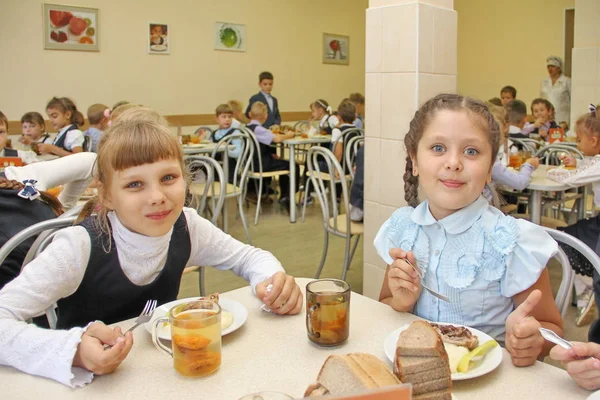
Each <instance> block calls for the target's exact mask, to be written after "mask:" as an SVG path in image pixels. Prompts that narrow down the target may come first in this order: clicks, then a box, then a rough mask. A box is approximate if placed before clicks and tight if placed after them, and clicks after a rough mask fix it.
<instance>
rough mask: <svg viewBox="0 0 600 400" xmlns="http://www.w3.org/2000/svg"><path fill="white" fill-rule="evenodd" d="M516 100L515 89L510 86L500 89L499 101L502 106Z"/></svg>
mask: <svg viewBox="0 0 600 400" xmlns="http://www.w3.org/2000/svg"><path fill="white" fill-rule="evenodd" d="M516 98H517V89H515V88H514V87H512V86H504V87H503V88H502V89H500V99H501V100H502V105H503V106H505V105H506V104H508V103H509V102H511V101H513V100H515V99H516Z"/></svg>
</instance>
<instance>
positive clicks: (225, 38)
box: [220, 27, 239, 48]
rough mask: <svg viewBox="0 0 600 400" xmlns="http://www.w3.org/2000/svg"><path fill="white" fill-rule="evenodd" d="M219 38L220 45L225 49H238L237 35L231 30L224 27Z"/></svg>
mask: <svg viewBox="0 0 600 400" xmlns="http://www.w3.org/2000/svg"><path fill="white" fill-rule="evenodd" d="M220 38H221V43H222V44H223V46H225V47H229V48H232V47H238V45H239V44H238V41H239V39H238V34H237V32H236V31H235V30H234V29H232V28H229V27H227V28H225V27H224V28H223V29H221V32H220Z"/></svg>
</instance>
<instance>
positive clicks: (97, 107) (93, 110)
mask: <svg viewBox="0 0 600 400" xmlns="http://www.w3.org/2000/svg"><path fill="white" fill-rule="evenodd" d="M107 108H108V107H107V106H105V105H104V104H99V103H96V104H92V105H91V106H89V107H88V109H87V117H88V121H89V122H90V124H92V125H97V124H99V123H100V122H102V120H103V119H104V118H106V117H105V116H104V111H105V110H106V109H107Z"/></svg>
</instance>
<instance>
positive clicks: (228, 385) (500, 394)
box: [0, 278, 590, 400]
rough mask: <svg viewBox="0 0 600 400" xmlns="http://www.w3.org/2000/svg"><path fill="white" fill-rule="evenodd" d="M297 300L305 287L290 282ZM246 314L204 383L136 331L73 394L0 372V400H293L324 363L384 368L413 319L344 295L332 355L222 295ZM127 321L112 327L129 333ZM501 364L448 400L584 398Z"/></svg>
mask: <svg viewBox="0 0 600 400" xmlns="http://www.w3.org/2000/svg"><path fill="white" fill-rule="evenodd" d="M296 281H297V282H298V284H299V285H300V287H301V289H302V292H303V293H304V292H305V287H306V284H307V283H308V282H310V281H311V280H310V279H305V278H297V279H296ZM221 297H223V298H228V299H232V300H237V301H239V302H240V303H242V304H243V305H244V306H245V307H246V308H247V309H248V320H247V321H246V323H245V324H244V325H243V326H242V327H240V328H239V329H238V330H237V331H235V332H233V333H231V334H229V335H226V336H224V337H223V350H222V351H223V357H222V360H223V361H222V365H221V367H220V369H219V370H218V371H217V372H216V373H215V374H213V375H211V376H208V377H206V378H186V377H183V376H181V375H179V374H178V373H177V372H175V370H174V369H173V360H172V359H171V358H169V357H168V356H167V355H165V354H164V353H162V352H160V351H158V350H157V349H156V348H154V346H153V344H152V339H151V337H150V335H149V334H148V332H146V330H145V329H144V328H143V327H140V328H138V329H137V330H135V331H134V345H133V348H132V350H131V353H130V354H129V356H128V357H127V359H126V360H125V361H124V362H123V364H122V365H121V366H119V368H118V369H117V370H116V371H115V372H114V373H112V374H110V375H104V376H97V377H96V378H95V379H94V381H93V382H92V383H91V384H89V385H88V386H86V387H85V388H80V389H71V388H69V387H66V386H64V385H62V384H60V383H57V382H54V381H51V380H48V379H43V378H40V377H36V376H32V375H28V374H25V373H23V372H20V371H17V370H15V369H13V368H10V367H0V382H2V384H1V385H0V393H1V397H2V398H3V399H35V398H40V399H44V400H69V399H86V400H95V399H102V400H104V399H128V400H129V399H143V400H165V399H190V400H221V399H223V400H236V399H239V398H240V397H242V396H244V395H247V394H250V393H256V392H259V391H266V390H271V391H278V392H283V393H287V394H289V395H291V396H293V397H295V398H301V397H302V395H303V393H304V391H305V389H306V387H307V386H308V385H309V384H311V383H312V382H314V381H315V380H316V378H317V375H318V373H319V370H320V369H321V366H322V365H323V362H324V361H325V359H326V358H327V356H329V355H331V354H347V353H352V352H365V353H371V354H373V355H375V356H377V357H378V358H380V359H381V360H384V362H386V363H387V365H388V366H389V367H390V368H391V367H392V366H391V363H389V362H388V361H387V358H386V356H385V353H384V349H383V342H384V340H385V338H386V337H387V336H388V334H389V333H390V332H392V331H393V330H395V329H397V328H399V327H401V326H403V325H405V324H408V323H410V322H411V321H414V320H415V319H417V317H415V316H414V315H412V314H408V313H400V312H396V311H394V310H393V309H392V308H391V307H389V306H388V305H385V304H383V303H380V302H378V301H375V300H373V299H370V298H368V297H365V296H362V295H360V294H358V293H354V292H353V293H352V296H351V299H350V336H349V339H348V341H346V342H345V343H343V344H342V345H340V346H337V347H329V348H328V347H319V346H318V345H315V344H313V343H312V342H310V341H309V340H308V338H307V336H306V326H305V312H306V310H305V309H303V310H302V311H301V313H300V314H298V315H293V316H278V315H274V314H270V313H267V312H265V311H262V310H261V309H260V305H261V302H260V301H259V300H258V299H257V298H256V297H255V296H254V295H253V293H252V290H251V289H250V287H248V286H247V287H243V288H241V289H237V290H233V291H231V292H227V293H222V294H221ZM133 321H134V319H130V320H127V321H123V322H121V323H119V324H118V325H119V326H121V327H122V328H123V329H127V328H129V327H130V326H131V325H132V324H133ZM502 352H503V360H502V363H501V364H500V365H499V366H498V367H497V368H496V369H495V370H493V371H492V372H490V373H488V374H487V375H484V376H481V377H478V378H474V379H470V380H463V381H458V382H457V381H455V382H453V389H452V392H453V394H454V398H455V399H456V400H482V399H485V400H495V399H544V400H553V399H560V400H565V399H569V400H579V399H586V398H587V397H588V396H589V395H590V392H588V391H586V390H583V389H581V388H579V387H578V386H577V385H576V384H575V382H574V381H573V380H572V379H571V377H569V375H568V374H567V373H566V372H565V371H564V370H562V369H559V368H556V367H554V366H552V365H549V364H544V363H541V362H536V363H535V364H534V365H532V366H530V367H526V368H518V367H515V366H513V365H512V362H511V359H510V356H509V354H508V353H507V352H506V350H504V349H502Z"/></svg>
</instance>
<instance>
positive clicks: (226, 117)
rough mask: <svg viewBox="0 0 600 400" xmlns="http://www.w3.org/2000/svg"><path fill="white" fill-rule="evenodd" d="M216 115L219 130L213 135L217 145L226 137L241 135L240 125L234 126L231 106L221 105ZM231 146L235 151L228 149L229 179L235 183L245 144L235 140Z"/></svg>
mask: <svg viewBox="0 0 600 400" xmlns="http://www.w3.org/2000/svg"><path fill="white" fill-rule="evenodd" d="M215 115H216V119H217V125H219V128H218V129H217V130H216V131H215V132H214V133H213V135H212V141H213V142H215V143H216V142H218V141H219V140H221V139H223V138H224V137H226V136H229V135H232V134H234V133H240V132H238V131H237V128H239V126H240V125H239V123H238V124H236V125H234V124H233V110H232V109H231V107H230V106H229V104H220V105H219V106H218V107H217V109H216V110H215ZM230 144H231V145H233V149H227V156H228V157H229V168H228V174H229V177H228V179H229V183H233V182H234V177H235V176H234V175H235V166H236V163H237V160H238V158H240V153H241V152H242V146H243V143H242V140H241V139H233V140H232V141H231V142H230Z"/></svg>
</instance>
